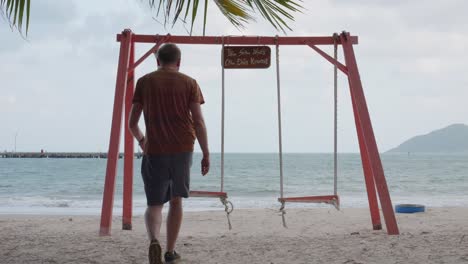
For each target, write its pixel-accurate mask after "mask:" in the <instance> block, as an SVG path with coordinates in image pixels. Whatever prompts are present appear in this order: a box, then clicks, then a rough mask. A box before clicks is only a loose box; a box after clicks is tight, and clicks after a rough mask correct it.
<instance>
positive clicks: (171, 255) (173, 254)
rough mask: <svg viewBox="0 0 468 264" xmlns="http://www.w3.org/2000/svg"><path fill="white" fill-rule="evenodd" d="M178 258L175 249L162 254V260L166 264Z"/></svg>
mask: <svg viewBox="0 0 468 264" xmlns="http://www.w3.org/2000/svg"><path fill="white" fill-rule="evenodd" d="M180 259H181V257H180V255H179V254H177V252H175V250H174V251H172V252H166V254H164V261H166V264H175V263H178V262H179V260H180Z"/></svg>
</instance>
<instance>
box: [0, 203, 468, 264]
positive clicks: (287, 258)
mask: <svg viewBox="0 0 468 264" xmlns="http://www.w3.org/2000/svg"><path fill="white" fill-rule="evenodd" d="M115 213H118V212H115ZM396 217H397V221H398V224H399V228H400V235H394V236H389V235H387V234H386V231H385V225H384V229H383V230H380V231H373V230H372V228H371V222H370V215H369V211H368V209H364V208H343V209H342V210H341V211H336V210H335V209H327V208H313V209H305V208H301V209H289V210H288V211H287V214H286V220H287V224H288V228H287V229H286V228H283V226H282V223H281V216H280V214H279V213H278V211H277V210H273V209H255V210H253V209H239V210H235V211H234V212H233V214H232V216H231V220H232V225H233V229H232V230H228V228H227V220H226V215H225V213H224V211H201V212H187V213H185V219H184V223H183V226H182V230H181V233H180V238H179V240H178V244H177V249H176V250H177V251H178V252H179V253H180V254H181V255H182V257H183V259H184V261H183V262H182V263H205V264H207V263H268V264H270V263H275V264H279V263H347V264H351V263H468V221H467V219H468V208H463V207H459V208H455V207H454V208H446V207H441V208H428V209H427V210H426V212H425V213H417V214H396ZM0 226H1V235H0V263H3V264H6V263H147V247H148V241H147V238H146V231H145V227H144V220H143V216H142V215H137V216H135V217H134V219H133V230H132V231H124V230H121V228H120V227H121V217H120V216H114V218H113V227H112V235H111V236H107V237H100V236H99V235H98V230H99V216H97V215H92V216H85V215H73V216H66V215H0ZM161 235H162V237H161V240H162V244H163V247H164V244H165V230H164V228H163V229H162V234H161Z"/></svg>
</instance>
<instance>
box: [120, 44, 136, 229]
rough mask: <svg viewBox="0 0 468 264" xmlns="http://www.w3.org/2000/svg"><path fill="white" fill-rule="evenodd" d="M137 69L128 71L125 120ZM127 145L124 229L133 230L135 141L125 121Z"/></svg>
mask: <svg viewBox="0 0 468 264" xmlns="http://www.w3.org/2000/svg"><path fill="white" fill-rule="evenodd" d="M134 62H135V43H134V42H132V43H131V46H130V60H129V65H133V63H134ZM134 73H135V71H131V72H128V73H127V74H128V77H127V89H126V91H125V120H129V119H130V110H131V108H132V99H133V92H134V89H135V74H134ZM124 127H125V129H124V131H125V145H124V178H123V183H124V184H123V206H122V207H123V208H122V229H123V230H132V207H133V206H132V195H133V159H134V141H133V135H132V133H131V132H130V128H129V127H128V125H127V124H126V122H125V123H124Z"/></svg>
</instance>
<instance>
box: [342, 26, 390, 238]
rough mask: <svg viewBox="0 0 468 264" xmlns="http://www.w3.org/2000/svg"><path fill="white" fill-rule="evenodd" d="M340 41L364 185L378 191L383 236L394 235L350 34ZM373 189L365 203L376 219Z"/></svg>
mask: <svg viewBox="0 0 468 264" xmlns="http://www.w3.org/2000/svg"><path fill="white" fill-rule="evenodd" d="M340 38H341V43H342V46H343V53H344V58H345V61H346V67H347V68H348V82H349V88H350V92H351V97H352V98H353V99H354V103H353V110H354V116H355V119H356V127H357V131H358V135H359V134H361V136H360V138H361V140H360V147H361V148H362V149H361V158H362V163H363V166H364V177H365V178H366V185H367V184H369V185H372V182H374V185H375V187H376V189H377V191H378V195H379V199H380V205H381V206H382V211H383V215H384V218H385V224H386V227H387V233H388V234H389V235H398V234H399V230H398V224H397V221H396V218H395V213H394V211H393V206H392V201H391V198H390V193H389V191H388V186H387V182H386V180H385V175H384V171H383V167H382V161H381V160H380V155H379V150H378V148H377V142H376V140H375V136H374V131H373V129H372V123H371V119H370V115H369V110H368V108H367V103H366V99H365V96H364V91H363V89H362V83H361V79H360V76H359V70H358V67H357V62H356V57H355V55H354V50H353V45H352V43H351V41H350V34H349V33H348V32H343V33H342V34H341V35H340ZM362 150H364V151H362ZM375 187H374V186H372V187H370V186H368V195H369V203H370V204H371V203H372V205H371V207H370V209H371V216H373V217H376V215H375V214H376V201H375V200H373V199H374V198H373V197H371V193H372V191H373V190H374V189H373V188H375ZM369 191H370V192H369ZM373 220H376V219H375V218H373ZM373 224H375V223H373Z"/></svg>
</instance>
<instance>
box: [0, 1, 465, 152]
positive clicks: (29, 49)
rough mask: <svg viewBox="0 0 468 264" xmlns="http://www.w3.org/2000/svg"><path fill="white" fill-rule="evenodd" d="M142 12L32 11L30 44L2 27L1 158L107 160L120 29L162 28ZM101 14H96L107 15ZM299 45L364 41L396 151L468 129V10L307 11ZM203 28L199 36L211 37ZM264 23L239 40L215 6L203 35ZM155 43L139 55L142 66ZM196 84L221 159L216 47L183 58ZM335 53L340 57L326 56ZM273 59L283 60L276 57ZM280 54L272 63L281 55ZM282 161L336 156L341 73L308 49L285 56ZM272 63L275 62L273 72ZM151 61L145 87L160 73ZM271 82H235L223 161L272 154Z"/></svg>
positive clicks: (342, 125)
mask: <svg viewBox="0 0 468 264" xmlns="http://www.w3.org/2000/svg"><path fill="white" fill-rule="evenodd" d="M146 2H147V1H139V0H105V1H91V0H86V1H84V0H81V1H78V0H70V1H60V0H42V1H32V3H33V6H32V15H31V26H30V33H29V36H28V39H27V40H24V39H23V38H21V37H20V36H19V34H18V33H17V32H12V31H11V30H10V29H9V28H8V26H7V25H6V22H5V21H0V36H1V42H0V124H1V129H0V150H1V151H3V150H8V151H11V150H12V149H13V148H14V142H15V135H16V134H17V150H18V151H40V149H45V150H47V151H49V152H52V151H107V148H108V143H109V133H110V124H111V115H112V103H113V96H114V89H115V76H116V68H117V57H118V47H119V45H118V43H117V42H116V41H115V35H116V34H117V33H119V32H121V31H122V30H123V29H124V28H131V29H132V30H133V31H134V32H136V33H140V34H166V33H171V34H173V35H177V34H186V30H185V28H184V27H183V26H182V25H179V26H176V27H174V28H171V27H167V28H166V29H165V28H164V27H163V26H162V25H161V24H159V23H158V22H156V21H155V20H154V19H153V18H152V17H153V13H152V11H151V10H149V8H148V7H147V6H146ZM97 3H99V4H97ZM303 4H304V6H305V8H306V10H305V11H304V14H296V22H294V23H291V26H292V27H293V29H294V31H293V32H288V35H289V36H294V35H298V36H329V35H331V34H332V33H333V32H340V31H342V30H347V31H350V32H351V33H352V34H355V35H358V36H359V45H357V46H355V51H356V55H357V59H358V66H359V68H360V73H361V78H362V82H363V85H364V91H365V94H366V97H367V102H368V106H369V109H370V114H371V119H372V122H373V126H374V130H375V135H376V138H377V142H378V145H379V149H380V150H381V151H386V150H388V149H390V148H393V147H395V146H397V145H398V144H400V143H401V142H402V141H404V140H406V139H408V138H409V137H412V136H414V135H418V134H424V133H427V132H430V131H431V130H434V129H438V128H442V127H444V126H447V125H450V124H453V123H465V124H467V123H468V107H467V99H468V89H467V88H468V74H467V73H466V67H467V61H468V55H467V52H466V47H468V20H467V19H466V10H468V1H462V0H458V1H457V0H446V1H440V0H425V1H422V0H420V1H401V0H397V1H386V0H385V1H384V0H329V1H325V0H320V1H319V0H307V1H303ZM200 23H201V21H198V23H197V24H198V25H197V27H196V29H195V34H201V27H200V26H199V24H200ZM275 34H281V32H276V31H275V30H274V29H273V28H272V27H271V26H270V25H269V24H268V23H266V22H265V21H263V20H262V19H260V18H259V19H258V23H252V24H249V25H247V28H246V29H245V30H244V31H241V32H240V31H238V30H237V29H236V28H234V27H233V26H231V25H230V24H229V22H228V21H227V20H226V19H224V17H223V16H222V15H221V14H220V13H219V11H218V10H217V9H216V7H215V6H214V4H211V6H210V8H209V17H208V27H207V35H270V36H271V35H275ZM150 47H151V46H150V45H143V44H140V45H138V46H137V50H136V54H137V57H139V56H141V55H142V54H143V53H145V52H146V50H147V49H149V48H150ZM181 49H182V53H183V55H182V56H183V58H182V67H181V71H182V72H184V73H186V74H189V75H191V76H193V77H194V78H196V79H197V80H198V82H199V84H200V86H201V88H202V91H203V93H204V95H205V98H206V102H207V103H206V105H205V106H204V107H203V110H204V114H205V118H206V122H207V125H208V133H209V141H210V146H211V151H212V152H218V151H219V149H220V107H221V103H220V102H221V100H220V99H221V68H220V63H219V62H220V52H221V49H220V47H219V46H194V45H192V46H188V45H183V46H181ZM324 49H325V50H326V51H328V52H331V49H327V48H324ZM273 51H274V50H273ZM272 53H273V54H274V52H272ZM280 53H281V54H280V67H281V83H282V95H283V98H282V99H283V100H282V104H283V136H284V137H283V142H284V151H286V152H331V151H333V67H332V66H331V65H330V64H329V63H328V62H327V61H325V60H324V59H323V58H322V57H320V56H319V55H318V54H315V52H314V51H313V50H311V49H310V48H306V47H296V46H294V47H281V48H280ZM273 61H274V60H273ZM154 69H155V61H154V58H153V57H150V58H149V59H148V60H147V61H146V62H145V63H143V64H142V66H140V67H139V68H138V70H137V72H136V74H137V77H139V76H142V75H143V74H145V73H147V72H149V71H153V70H154ZM274 69H275V67H274V64H273V67H271V68H270V69H267V70H226V96H227V97H226V151H228V152H276V151H277V149H278V146H277V142H278V140H277V136H278V133H277V123H276V122H277V115H276V86H275V84H276V80H275V76H276V75H275V72H274ZM338 116H339V134H338V136H339V151H340V152H358V145H357V137H356V129H355V127H354V120H353V115H352V109H351V100H350V97H349V89H348V87H347V85H346V80H345V79H344V77H343V76H340V79H339V112H338Z"/></svg>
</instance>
